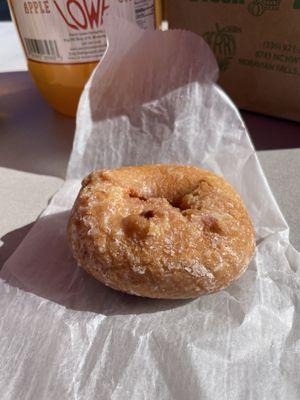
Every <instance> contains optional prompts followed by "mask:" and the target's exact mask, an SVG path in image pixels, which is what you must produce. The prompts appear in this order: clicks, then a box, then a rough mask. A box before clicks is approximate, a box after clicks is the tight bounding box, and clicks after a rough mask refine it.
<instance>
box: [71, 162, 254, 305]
mask: <svg viewBox="0 0 300 400" xmlns="http://www.w3.org/2000/svg"><path fill="white" fill-rule="evenodd" d="M68 240H69V243H70V247H71V251H72V253H73V256H74V258H75V259H76V261H77V263H78V264H79V265H80V266H81V267H82V268H84V269H85V270H86V271H87V272H88V273H89V274H91V275H92V276H94V277H95V278H96V279H98V280H99V281H101V282H103V283H104V284H105V285H107V286H109V287H111V288H113V289H117V290H120V291H122V292H126V293H130V294H134V295H138V296H144V297H151V298H164V299H187V298H193V297H197V296H199V295H202V294H207V293H213V292H216V291H218V290H220V289H223V288H226V287H227V286H228V285H229V284H230V283H231V282H232V281H234V280H236V279H237V278H238V277H239V276H240V275H241V274H242V273H243V272H244V271H245V269H246V267H247V265H248V264H249V262H250V260H251V258H252V256H253V253H254V249H255V238H254V232H253V227H252V223H251V220H250V218H249V215H248V213H247V210H246V208H245V206H244V205H243V202H242V200H241V198H240V197H239V195H238V194H237V193H236V192H235V190H234V189H233V188H232V187H231V186H230V185H229V184H228V183H227V182H226V181H225V180H224V179H222V178H220V177H218V176H216V175H214V174H212V173H211V172H208V171H205V170H202V169H199V168H196V167H191V166H179V165H146V166H141V167H125V168H119V169H114V170H101V171H96V172H93V173H91V174H90V175H89V176H87V177H86V178H85V179H84V180H83V182H82V188H81V190H80V192H79V195H78V197H77V199H76V201H75V204H74V206H73V209H72V212H71V217H70V220H69V224H68Z"/></svg>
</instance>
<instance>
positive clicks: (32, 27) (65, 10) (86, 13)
mask: <svg viewBox="0 0 300 400" xmlns="http://www.w3.org/2000/svg"><path fill="white" fill-rule="evenodd" d="M10 1H11V7H12V11H13V14H14V17H15V20H16V24H17V28H18V31H19V34H20V37H21V40H22V43H23V47H24V50H25V52H26V55H27V58H28V59H29V60H33V61H40V62H43V63H55V64H76V63H80V64H81V63H85V62H93V61H98V60H99V59H100V58H101V56H102V55H103V54H104V52H105V49H106V36H105V33H104V30H103V28H102V23H103V17H104V16H107V15H118V16H121V17H124V18H126V19H128V20H129V21H132V22H137V24H138V25H139V26H140V27H141V28H144V29H153V28H154V26H155V15H154V14H155V13H154V0H44V1H23V0H10Z"/></svg>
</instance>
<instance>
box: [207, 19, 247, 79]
mask: <svg viewBox="0 0 300 400" xmlns="http://www.w3.org/2000/svg"><path fill="white" fill-rule="evenodd" d="M241 31H242V30H241V28H239V27H238V26H224V27H223V28H220V27H219V25H218V24H216V29H215V30H213V31H209V32H205V33H204V34H203V38H204V39H205V40H206V42H207V43H208V44H209V46H210V47H211V49H212V51H213V52H214V54H215V56H216V58H217V61H218V64H219V68H220V71H221V72H224V71H226V70H227V68H228V67H229V64H230V60H231V59H232V58H233V56H234V55H235V50H236V43H235V34H236V33H240V32H241Z"/></svg>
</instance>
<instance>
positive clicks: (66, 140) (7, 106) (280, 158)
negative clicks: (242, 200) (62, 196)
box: [0, 72, 300, 268]
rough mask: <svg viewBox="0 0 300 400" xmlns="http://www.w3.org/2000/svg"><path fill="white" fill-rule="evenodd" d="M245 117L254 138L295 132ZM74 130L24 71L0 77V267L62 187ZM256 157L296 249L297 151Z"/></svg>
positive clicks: (299, 239)
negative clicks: (255, 136)
mask: <svg viewBox="0 0 300 400" xmlns="http://www.w3.org/2000/svg"><path fill="white" fill-rule="evenodd" d="M244 117H245V120H246V122H247V125H248V128H249V130H250V132H253V133H254V134H255V133H257V132H261V134H269V132H270V130H272V129H277V128H274V127H276V126H277V125H276V123H278V124H279V126H280V129H281V134H282V135H285V134H288V133H290V132H291V129H294V128H295V125H294V124H292V125H291V124H290V123H288V122H286V123H285V122H284V121H280V122H279V121H278V122H277V120H276V119H272V118H267V117H261V118H260V117H258V116H257V115H254V116H252V115H250V114H248V113H247V114H244ZM291 126H292V128H291ZM299 127H300V126H299V125H298V126H297V131H298V134H299V136H300V129H299ZM74 130H75V121H74V120H73V119H69V118H66V117H64V116H62V115H60V114H58V113H55V112H54V111H52V110H51V109H50V108H49V107H48V105H47V104H46V103H45V102H44V100H43V99H42V98H41V97H40V95H39V93H38V92H37V90H36V89H35V87H34V85H33V83H32V81H31V79H30V77H29V74H28V73H27V72H12V73H2V74H0V210H1V215H2V216H3V215H4V216H5V218H1V220H0V268H1V266H2V265H3V263H4V261H5V260H6V259H7V258H8V257H9V256H10V254H12V252H13V251H14V249H15V248H16V247H17V245H18V244H19V243H20V242H21V240H22V239H23V238H24V236H25V235H26V233H27V232H28V230H29V229H30V227H31V226H32V224H33V222H34V221H35V220H36V218H37V217H38V216H39V214H40V213H41V212H42V211H43V209H45V207H46V206H47V204H48V202H49V200H50V198H51V196H52V195H53V194H54V193H55V192H56V191H57V190H58V189H59V187H60V186H61V184H62V182H63V179H64V177H65V173H66V167H67V163H68V159H69V155H70V151H71V148H72V141H73V135H74ZM295 132H296V131H295ZM293 134H295V133H294V131H293ZM271 138H272V135H271V137H270V140H271ZM258 156H259V159H260V162H261V164H262V167H263V170H264V172H265V174H266V177H267V179H268V181H269V184H270V186H271V189H272V190H273V193H274V195H275V198H276V199H277V201H278V204H279V206H280V208H281V210H282V212H283V214H284V216H285V217H286V219H287V221H288V224H289V225H290V228H291V242H292V244H293V245H294V246H295V247H296V248H297V249H300V232H299V226H300V213H299V211H298V205H299V203H300V185H299V183H300V148H299V149H292V150H291V149H288V150H272V151H260V152H258Z"/></svg>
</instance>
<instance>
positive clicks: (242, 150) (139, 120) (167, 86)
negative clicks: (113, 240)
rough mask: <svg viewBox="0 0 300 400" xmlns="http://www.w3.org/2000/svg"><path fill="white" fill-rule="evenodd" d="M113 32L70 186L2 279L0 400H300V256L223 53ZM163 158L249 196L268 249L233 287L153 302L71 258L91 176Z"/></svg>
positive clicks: (83, 117)
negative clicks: (71, 240) (225, 76)
mask: <svg viewBox="0 0 300 400" xmlns="http://www.w3.org/2000/svg"><path fill="white" fill-rule="evenodd" d="M121 25H123V26H121ZM107 29H108V33H109V43H110V47H109V50H108V52H107V54H106V57H105V58H104V60H103V61H102V63H101V64H100V66H99V67H98V68H97V69H96V71H95V73H94V74H93V76H92V78H91V79H90V81H89V83H88V84H87V87H86V89H85V91H84V93H83V95H82V98H81V102H80V108H79V114H78V120H77V131H76V137H75V142H74V148H73V152H72V155H71V160H70V164H69V170H68V179H67V181H66V182H65V184H64V186H63V188H62V189H61V190H60V191H59V192H58V193H57V195H56V196H55V197H54V199H53V200H52V202H51V204H50V206H49V207H48V208H47V210H46V211H45V213H44V214H43V216H42V217H41V218H40V219H39V221H38V222H37V223H36V224H35V226H34V227H33V229H32V230H31V231H30V233H29V234H28V236H27V237H26V238H25V240H24V241H23V242H22V244H21V245H20V246H19V248H18V249H17V251H16V252H15V253H14V254H13V256H12V257H11V258H10V259H9V260H8V262H7V263H6V265H5V266H4V268H3V270H2V272H1V278H2V280H1V282H0V305H1V317H0V328H1V336H0V393H1V399H3V400H18V399H20V400H27V399H28V400H43V399H45V400H52V399H53V400H54V399H55V400H57V399H60V400H64V399H68V400H69V399H72V400H73V399H74V400H83V399H84V400H86V399H101V400H117V399H118V400H140V399H147V400H149V399H155V400H157V399H164V400H165V399H170V400H171V399H172V400H173V399H178V400H183V399H184V400H186V399H187V400H192V399H195V400H199V399H201V400H203V399H214V400H215V399H230V400H232V399H260V400H261V399H266V400H269V399H272V400H273V399H295V400H296V399H297V400H298V399H299V396H300V381H299V372H298V371H299V368H300V310H299V308H300V274H299V266H300V260H299V259H300V257H299V254H298V253H297V252H296V251H295V250H294V249H293V248H292V247H291V245H290V244H289V241H288V227H287V225H286V222H285V221H284V219H283V217H282V215H281V213H280V210H279V209H278V206H277V204H276V202H275V201H274V198H273V196H272V194H271V192H270V189H269V187H268V185H267V182H266V180H265V177H264V175H263V173H262V170H261V168H260V166H259V163H258V161H257V157H256V155H255V152H254V150H253V147H252V145H251V142H250V140H249V137H248V134H247V130H246V128H245V126H244V123H243V121H242V120H241V118H240V116H239V113H238V111H237V110H236V108H235V107H234V105H233V104H232V103H231V101H230V100H229V99H228V98H227V96H226V95H225V94H224V93H223V92H222V91H221V90H220V89H219V88H218V87H217V86H216V85H215V83H214V82H215V80H216V78H217V66H216V62H215V59H214V57H213V56H212V53H211V52H210V50H209V49H208V47H207V46H206V44H205V43H204V42H203V41H202V40H201V39H200V38H199V37H197V36H196V35H194V34H192V33H188V32H182V31H170V32H165V33H162V32H143V31H140V30H138V29H137V28H136V27H134V26H131V25H129V24H128V23H125V22H123V23H121V22H120V21H118V30H117V32H116V29H114V30H112V28H111V26H109V25H108V26H107ZM156 162H159V163H168V162H173V163H184V164H193V165H198V166H201V167H204V168H207V169H210V170H212V171H214V172H216V173H217V174H221V175H223V176H224V177H225V178H226V179H227V180H229V181H230V182H231V183H232V184H233V185H234V187H235V188H236V189H237V190H238V191H239V192H240V194H241V195H242V197H243V198H244V200H245V202H246V205H247V207H248V209H249V211H250V213H251V215H252V217H253V220H254V225H255V231H256V235H257V252H256V256H255V258H254V260H253V262H252V263H251V265H250V267H249V268H248V270H247V271H246V273H245V274H244V275H243V276H242V278H241V279H239V280H238V281H237V282H236V283H234V284H233V285H232V286H230V287H229V288H228V289H227V290H224V291H222V292H220V293H217V294H213V295H209V296H203V297H200V298H199V299H196V300H193V301H162V300H150V299H142V298H137V297H134V296H128V295H124V294H121V293H118V292H116V291H113V290H110V289H109V288H106V287H104V286H103V285H101V284H100V283H98V282H97V281H95V280H94V279H93V278H91V277H89V276H88V275H87V274H86V273H85V272H83V271H82V270H80V269H79V268H77V267H76V265H75V263H74V261H73V260H72V256H71V254H70V252H69V250H68V246H67V242H66V234H65V231H66V222H67V219H68V215H69V209H70V207H71V206H72V203H73V201H74V199H75V196H76V194H77V192H78V190H79V187H80V179H81V178H82V177H83V176H84V175H86V174H87V173H89V172H90V171H91V170H92V169H96V168H103V167H104V168H111V167H117V166H121V165H135V164H146V163H156Z"/></svg>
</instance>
